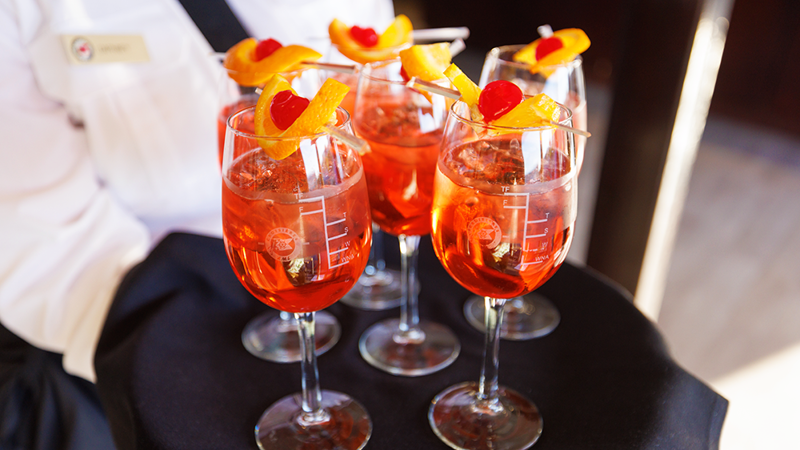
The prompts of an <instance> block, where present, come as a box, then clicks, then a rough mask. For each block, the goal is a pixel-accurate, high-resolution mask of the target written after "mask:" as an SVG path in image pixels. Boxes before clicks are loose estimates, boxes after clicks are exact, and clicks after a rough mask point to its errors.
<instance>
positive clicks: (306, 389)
mask: <svg viewBox="0 0 800 450" xmlns="http://www.w3.org/2000/svg"><path fill="white" fill-rule="evenodd" d="M294 317H295V319H297V330H298V332H299V333H300V346H301V349H300V350H301V352H302V355H303V359H301V360H300V371H301V372H302V377H303V378H302V386H303V405H302V407H303V414H301V415H300V417H299V418H298V421H300V423H301V424H302V425H310V424H318V423H321V422H326V421H328V420H329V419H330V416H329V414H328V412H327V411H325V410H324V409H322V391H321V390H320V388H319V371H318V370H317V352H316V346H315V345H314V313H313V312H310V313H295V315H294Z"/></svg>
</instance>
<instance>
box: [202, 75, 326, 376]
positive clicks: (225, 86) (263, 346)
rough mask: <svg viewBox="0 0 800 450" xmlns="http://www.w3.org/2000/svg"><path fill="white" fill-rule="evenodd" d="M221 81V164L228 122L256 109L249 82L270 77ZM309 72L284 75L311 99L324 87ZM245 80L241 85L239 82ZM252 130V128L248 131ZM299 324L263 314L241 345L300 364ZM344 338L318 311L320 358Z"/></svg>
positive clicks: (282, 316) (247, 330) (264, 355)
mask: <svg viewBox="0 0 800 450" xmlns="http://www.w3.org/2000/svg"><path fill="white" fill-rule="evenodd" d="M222 72H223V73H222V76H221V77H220V84H219V89H218V91H219V92H218V94H219V114H218V115H217V139H218V143H219V159H220V165H221V164H222V155H223V149H224V143H225V134H226V124H227V120H228V118H229V117H230V116H231V115H232V114H234V113H236V112H238V111H241V110H243V109H245V108H247V107H249V106H255V104H256V102H258V96H259V91H257V90H256V89H258V88H260V87H261V86H259V85H252V83H250V80H253V79H262V80H264V79H269V77H270V76H271V75H272V74H271V73H270V74H256V75H253V74H250V73H248V74H247V75H248V76H237V75H239V73H238V72H236V71H234V70H230V69H223V71H222ZM313 72H314V71H310V70H307V69H300V70H295V71H292V72H285V73H281V75H282V76H283V77H284V78H286V79H287V80H288V81H289V82H290V83H292V88H293V89H295V91H297V92H298V94H300V95H303V96H306V97H311V96H313V95H314V93H316V91H317V90H318V89H319V86H320V85H321V83H320V81H319V74H317V73H313ZM237 79H238V80H242V81H243V83H246V84H242V83H239V82H237V81H236V80H237ZM239 126H240V127H242V131H247V132H249V133H253V132H254V130H253V128H252V121H251V122H248V123H244V122H243V123H240V124H239ZM246 127H250V128H246ZM297 330H298V322H297V320H295V318H294V316H293V315H292V314H290V313H288V312H285V311H280V312H279V314H278V316H277V317H276V316H275V313H273V312H272V311H268V312H265V313H263V314H260V315H258V316H256V317H255V318H253V319H252V320H250V321H249V322H248V323H247V325H245V327H244V329H243V330H242V344H243V345H244V347H245V348H246V349H247V351H248V352H250V353H251V354H253V355H255V356H257V357H259V358H261V359H265V360H267V361H272V362H282V363H289V362H297V361H300V359H301V357H302V353H301V349H300V340H299V336H298V334H297ZM340 336H341V326H340V325H339V322H338V321H337V320H336V317H334V316H333V315H332V314H330V313H328V312H325V311H319V312H317V315H316V333H315V335H314V339H315V341H316V346H317V354H318V355H321V354H323V353H325V352H326V351H328V350H329V349H330V348H331V347H333V346H334V344H336V342H338V341H339V337H340Z"/></svg>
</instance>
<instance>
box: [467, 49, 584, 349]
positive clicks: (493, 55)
mask: <svg viewBox="0 0 800 450" xmlns="http://www.w3.org/2000/svg"><path fill="white" fill-rule="evenodd" d="M523 47H524V45H505V46H502V47H495V48H493V49H492V50H491V51H489V53H487V54H486V59H485V61H484V64H483V70H482V71H481V78H480V85H481V86H486V85H487V84H488V83H490V82H492V81H495V80H507V81H511V82H513V83H514V84H516V85H517V86H519V87H520V88H521V89H522V92H523V93H525V94H526V95H535V94H538V93H541V92H544V93H545V94H547V95H548V96H550V97H551V98H552V99H553V100H555V101H557V102H559V103H561V104H564V105H566V106H567V107H568V108H570V110H571V111H572V114H573V116H572V117H573V123H574V124H575V127H576V128H578V129H581V130H586V87H585V84H584V79H583V60H582V59H581V57H580V56H578V57H576V58H575V59H574V60H573V61H571V62H569V63H565V64H559V65H554V66H547V67H545V68H543V70H541V71H539V72H538V73H535V74H533V73H531V72H530V70H528V65H527V64H523V63H518V62H515V61H514V60H513V56H514V54H515V53H517V52H518V51H519V50H521V49H522V48H523ZM575 145H576V157H577V159H578V172H580V167H581V164H582V163H583V152H584V148H585V146H586V138H585V137H583V136H575ZM504 311H505V313H504V314H505V316H504V317H503V326H502V328H501V330H500V336H501V337H502V338H504V339H509V340H526V339H533V338H536V337H540V336H544V335H547V334H548V333H550V332H551V331H553V330H554V329H555V328H556V326H558V323H559V322H560V321H561V315H560V314H559V312H558V309H557V308H556V306H555V305H554V304H553V302H551V301H550V300H549V299H547V297H545V296H543V295H541V294H538V293H536V292H532V293H530V294H528V295H525V296H521V297H515V298H513V299H511V300H510V301H508V302H507V304H506V307H505V310H504ZM485 312H486V309H485V305H484V300H483V298H482V297H480V296H477V295H475V296H471V297H470V298H469V299H467V301H466V303H464V316H465V317H466V318H467V321H468V322H469V323H470V324H471V325H472V326H474V327H475V328H477V329H479V330H483V326H484V325H483V324H484V315H485Z"/></svg>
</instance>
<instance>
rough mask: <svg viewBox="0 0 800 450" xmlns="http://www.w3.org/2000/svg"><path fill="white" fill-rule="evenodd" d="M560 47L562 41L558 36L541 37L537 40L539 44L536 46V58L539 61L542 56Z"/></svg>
mask: <svg viewBox="0 0 800 450" xmlns="http://www.w3.org/2000/svg"><path fill="white" fill-rule="evenodd" d="M560 48H564V43H563V42H562V41H561V39H559V38H558V37H556V36H550V37H546V38H542V39H541V40H540V41H539V45H537V46H536V60H537V61H541V60H542V58H544V57H545V56H547V55H549V54H550V53H553V52H554V51H556V50H558V49H560Z"/></svg>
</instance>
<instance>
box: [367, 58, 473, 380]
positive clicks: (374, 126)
mask: <svg viewBox="0 0 800 450" xmlns="http://www.w3.org/2000/svg"><path fill="white" fill-rule="evenodd" d="M401 67H402V66H401V63H400V60H399V59H394V60H390V61H382V62H376V63H369V64H366V65H365V66H364V67H363V68H362V72H361V79H360V80H359V84H358V93H357V97H356V106H355V113H354V116H353V127H354V128H355V131H356V133H357V134H358V135H359V136H360V137H361V138H363V139H364V140H366V141H367V142H368V143H369V146H370V150H369V151H366V152H364V154H362V156H361V157H362V159H363V161H364V172H365V173H366V176H367V185H368V187H369V203H370V209H371V210H372V219H373V220H374V221H375V222H376V223H377V224H378V225H379V226H380V227H381V229H382V230H383V231H385V232H387V233H389V234H391V235H394V236H397V237H398V240H399V241H400V255H401V261H400V262H401V286H402V303H401V304H400V319H399V320H398V319H389V320H384V321H381V322H378V323H376V324H374V325H372V326H371V327H370V328H369V329H367V330H366V331H365V332H364V334H363V335H362V336H361V339H360V340H359V351H360V352H361V356H363V357H364V359H365V360H366V361H367V362H368V363H370V364H371V365H373V366H375V367H377V368H379V369H382V370H384V371H386V372H389V373H391V374H395V375H405V376H420V375H426V374H429V373H433V372H436V371H438V370H441V369H443V368H445V367H447V366H448V365H450V364H451V363H452V362H453V361H455V359H456V357H457V356H458V353H459V351H460V348H461V346H460V344H459V342H458V339H457V338H456V336H455V334H454V333H453V332H452V331H451V330H450V329H448V328H447V327H445V326H443V325H441V324H438V323H434V322H429V321H420V320H419V312H418V304H417V290H416V289H414V288H413V287H415V286H416V276H417V275H416V268H417V256H418V249H419V241H420V236H422V235H426V234H428V233H430V230H431V218H430V211H431V201H432V197H433V174H434V170H435V167H436V159H437V156H438V151H439V145H440V142H441V139H442V129H443V126H444V122H445V117H446V114H447V106H448V105H447V102H448V101H447V100H446V99H445V98H444V97H442V96H438V95H435V96H430V95H428V94H423V93H420V92H419V91H416V90H414V89H411V88H409V87H407V86H406V85H405V81H404V79H403V76H402V75H401V71H400V69H401Z"/></svg>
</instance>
